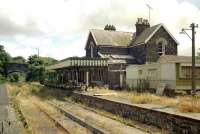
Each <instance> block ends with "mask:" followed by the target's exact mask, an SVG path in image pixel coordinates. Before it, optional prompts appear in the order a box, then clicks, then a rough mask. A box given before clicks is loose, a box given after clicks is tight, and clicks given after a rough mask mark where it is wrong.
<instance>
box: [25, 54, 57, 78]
mask: <svg viewBox="0 0 200 134" xmlns="http://www.w3.org/2000/svg"><path fill="white" fill-rule="evenodd" d="M55 62H57V60H55V59H53V58H50V57H38V56H37V55H32V56H29V58H28V64H29V71H28V73H27V78H26V80H27V81H42V80H43V79H44V75H45V66H47V65H50V64H53V63H55Z"/></svg>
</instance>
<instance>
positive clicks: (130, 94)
mask: <svg viewBox="0 0 200 134" xmlns="http://www.w3.org/2000/svg"><path fill="white" fill-rule="evenodd" d="M7 88H8V89H9V92H10V95H11V96H21V95H22V96H23V95H24V96H25V95H35V96H38V97H40V98H41V99H47V100H51V99H57V100H61V101H64V100H65V98H66V97H68V96H70V94H71V92H70V91H66V90H56V89H54V88H49V87H48V88H47V87H44V86H42V85H40V84H38V83H20V84H7ZM47 89H48V90H47ZM55 90H56V92H55ZM88 92H90V93H92V94H108V95H111V96H115V97H122V98H126V99H128V100H129V101H130V102H131V103H133V104H158V105H164V106H170V107H175V108H176V109H177V110H178V111H180V112H191V113H199V112H200V93H198V94H197V95H196V96H189V95H184V96H176V97H173V98H171V97H166V96H157V95H155V94H151V93H137V92H134V91H116V90H110V89H108V88H104V87H94V88H88Z"/></svg>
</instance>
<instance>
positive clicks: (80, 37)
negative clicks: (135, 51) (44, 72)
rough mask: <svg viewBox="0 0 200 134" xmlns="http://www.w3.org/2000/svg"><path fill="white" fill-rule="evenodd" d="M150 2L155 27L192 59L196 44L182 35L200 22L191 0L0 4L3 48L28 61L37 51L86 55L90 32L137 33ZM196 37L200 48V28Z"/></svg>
mask: <svg viewBox="0 0 200 134" xmlns="http://www.w3.org/2000/svg"><path fill="white" fill-rule="evenodd" d="M195 2H197V1H195ZM147 3H148V4H150V5H151V6H152V8H153V10H152V11H151V25H155V24H157V23H164V24H165V25H166V27H167V28H168V29H169V30H170V32H171V33H172V34H173V35H174V36H175V37H176V38H177V40H178V41H179V42H180V45H179V54H180V55H190V54H191V52H190V51H188V49H190V46H191V41H190V40H189V39H188V38H187V36H184V35H180V34H179V32H180V30H181V28H189V26H190V24H191V23H192V22H196V23H199V24H200V16H199V14H200V10H199V8H198V7H196V5H195V4H193V3H191V2H190V1H188V0H187V1H180V0H178V1H177V0H168V1H161V0H140V1H138V0H123V1H122V0H84V1H83V0H17V1H13V0H6V1H5V0H0V40H1V44H2V45H5V48H6V49H7V50H8V51H9V52H10V53H11V55H14V56H16V55H23V56H25V57H28V55H31V54H33V53H35V52H36V48H40V54H41V55H43V56H52V57H54V58H58V59H63V58H66V57H68V56H74V55H78V56H83V55H84V54H85V52H84V49H83V48H84V45H85V42H86V40H87V34H88V29H91V28H103V27H104V26H105V25H106V24H114V25H115V26H116V27H117V30H120V31H132V32H134V31H135V22H136V19H137V17H145V18H148V8H147V7H146V4H147ZM197 30H198V29H197ZM196 36H197V37H196V39H197V41H196V44H197V48H200V43H199V42H200V30H199V32H198V31H197V34H196Z"/></svg>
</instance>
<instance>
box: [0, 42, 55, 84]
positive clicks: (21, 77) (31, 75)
mask: <svg viewBox="0 0 200 134" xmlns="http://www.w3.org/2000/svg"><path fill="white" fill-rule="evenodd" d="M56 61H57V60H55V59H53V58H50V57H39V56H37V55H32V56H29V58H28V60H26V59H25V58H24V57H22V56H16V57H11V56H10V55H9V54H8V53H7V52H6V51H5V49H4V46H2V45H0V83H2V82H5V81H9V82H22V81H25V80H26V81H42V80H43V79H44V75H45V70H44V67H45V66H47V65H50V64H53V63H55V62H56ZM23 64H26V65H28V72H23V71H21V72H20V71H19V72H12V70H11V73H10V70H9V67H10V66H15V65H17V66H20V65H23ZM8 65H9V66H8Z"/></svg>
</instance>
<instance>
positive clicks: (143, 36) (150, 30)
mask: <svg viewBox="0 0 200 134" xmlns="http://www.w3.org/2000/svg"><path fill="white" fill-rule="evenodd" d="M161 25H162V24H158V25H155V26H152V27H149V28H147V29H145V30H144V31H143V32H142V33H141V34H140V35H139V36H138V37H137V38H136V40H135V41H134V43H133V45H137V44H142V43H146V42H145V41H146V40H147V39H148V38H149V37H150V36H151V35H152V34H153V33H154V32H156V31H157V30H158V29H159V28H160V27H161Z"/></svg>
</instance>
